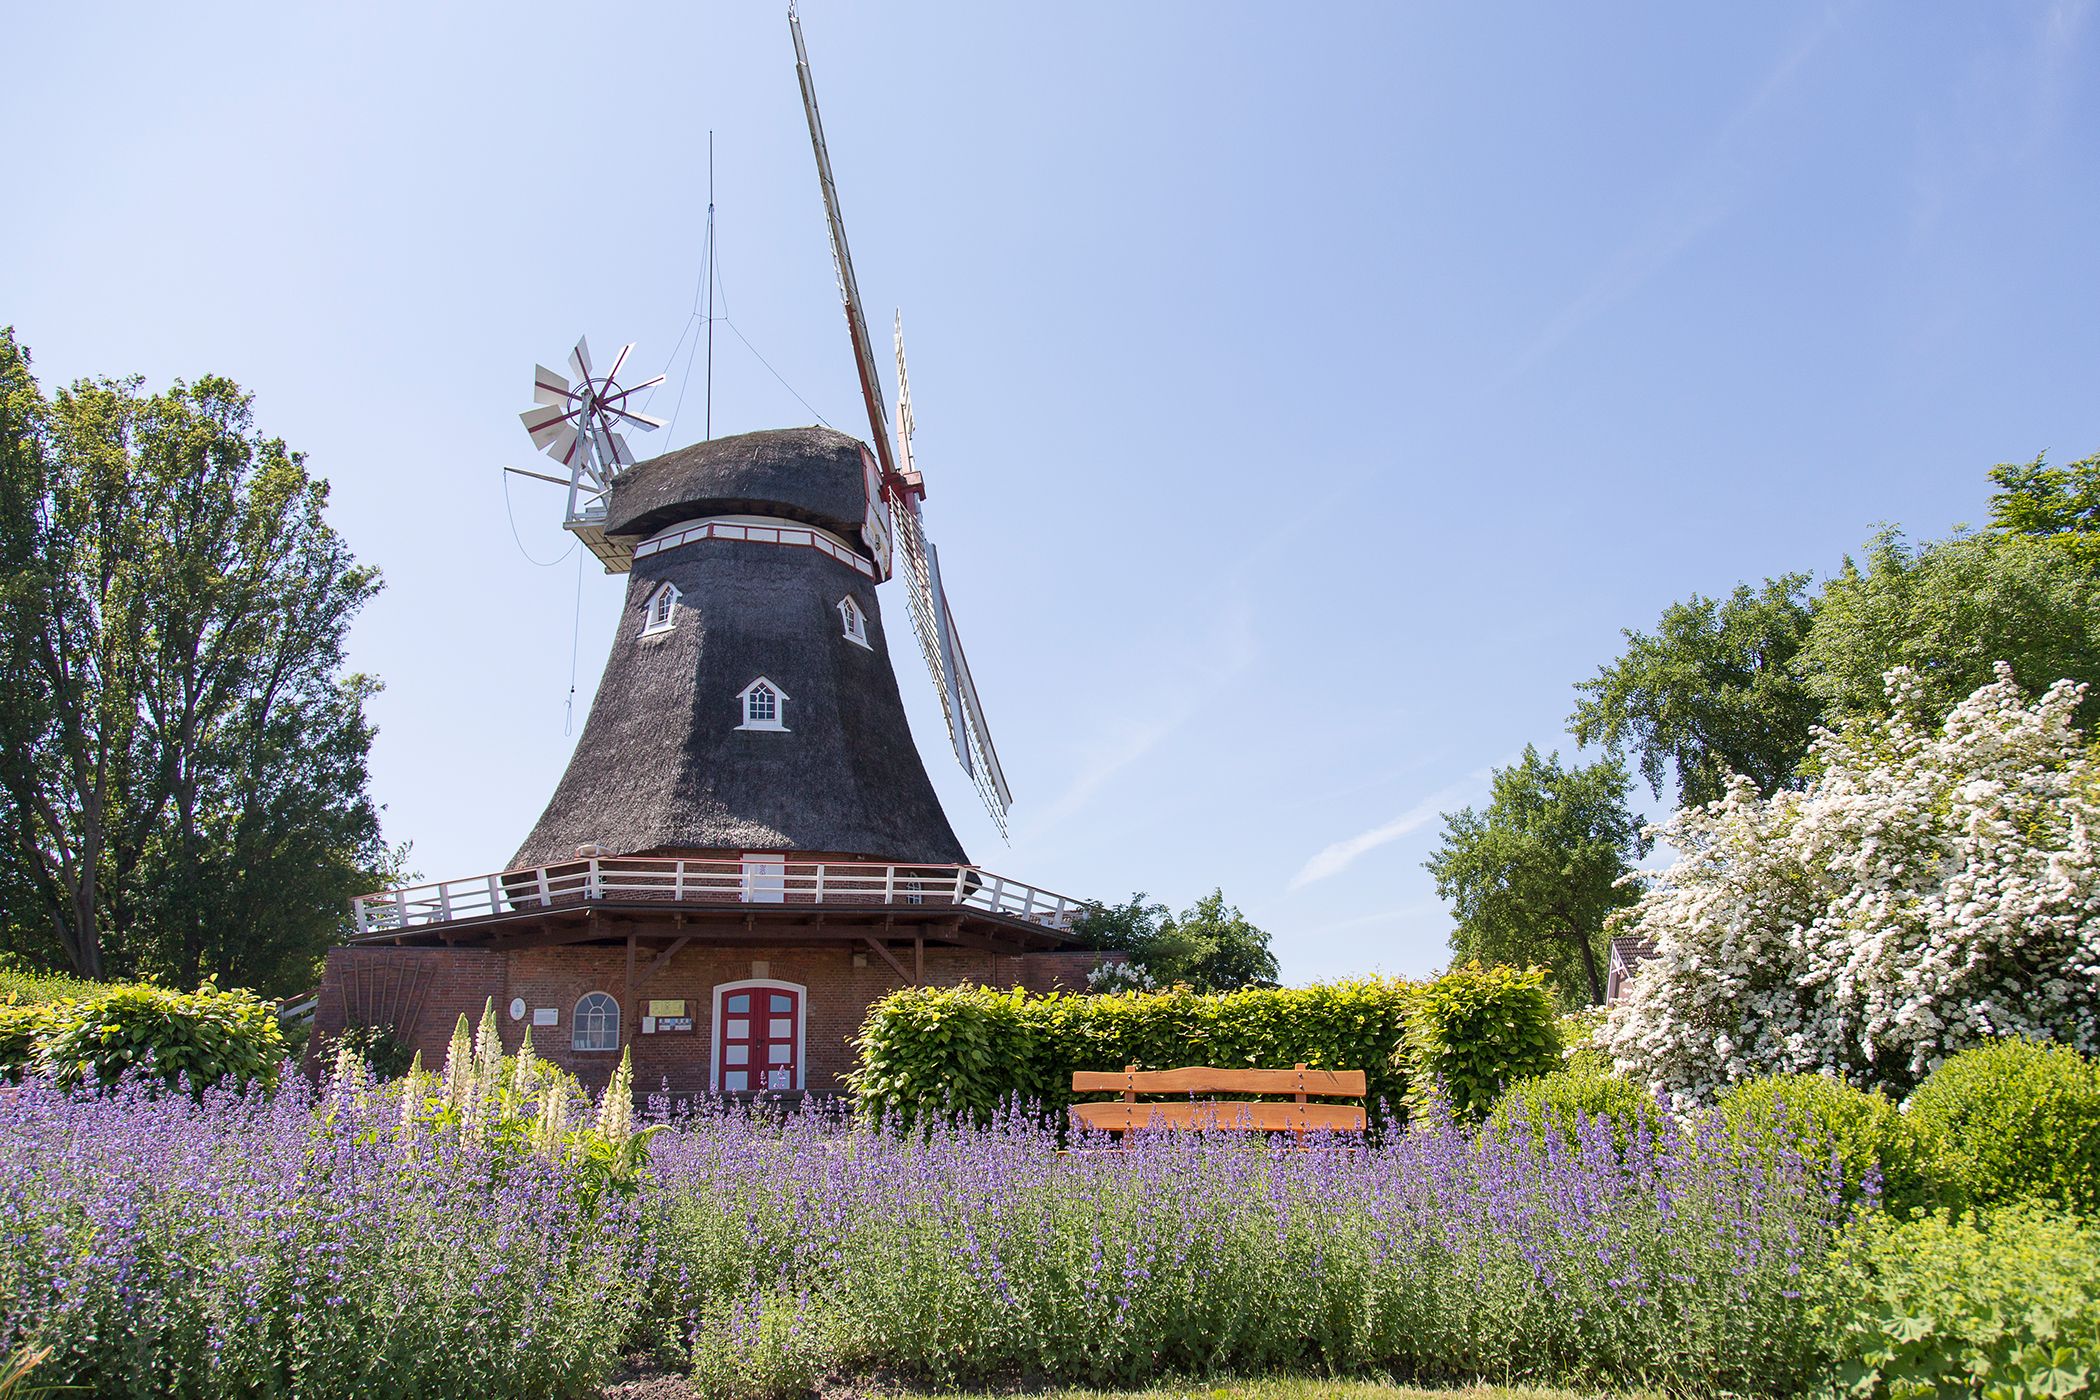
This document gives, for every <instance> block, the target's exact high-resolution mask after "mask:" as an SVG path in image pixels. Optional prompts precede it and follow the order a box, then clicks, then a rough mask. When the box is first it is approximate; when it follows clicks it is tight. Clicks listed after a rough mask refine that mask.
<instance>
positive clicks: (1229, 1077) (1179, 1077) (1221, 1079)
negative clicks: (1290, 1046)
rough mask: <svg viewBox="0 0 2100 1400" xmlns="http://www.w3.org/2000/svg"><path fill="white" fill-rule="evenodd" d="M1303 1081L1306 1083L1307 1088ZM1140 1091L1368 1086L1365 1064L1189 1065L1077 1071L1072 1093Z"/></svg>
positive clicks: (1350, 1092) (1344, 1092)
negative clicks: (1298, 1066)
mask: <svg viewBox="0 0 2100 1400" xmlns="http://www.w3.org/2000/svg"><path fill="white" fill-rule="evenodd" d="M1301 1085H1302V1087H1301ZM1125 1091H1134V1092H1136V1093H1140V1094H1297V1093H1306V1094H1314V1095H1320V1096H1325V1097H1329V1098H1362V1097H1363V1096H1364V1094H1365V1093H1367V1092H1368V1089H1367V1087H1366V1084H1365V1079H1364V1072H1363V1071H1362V1070H1360V1069H1343V1070H1333V1069H1308V1070H1302V1071H1301V1070H1295V1069H1212V1068H1210V1067H1209V1066H1206V1065H1192V1066H1190V1067H1188V1068H1186V1069H1141V1070H1139V1071H1138V1072H1137V1073H1135V1074H1131V1073H1128V1072H1127V1071H1124V1070H1075V1071H1073V1073H1072V1092H1074V1093H1077V1094H1087V1093H1103V1092H1107V1093H1122V1092H1125Z"/></svg>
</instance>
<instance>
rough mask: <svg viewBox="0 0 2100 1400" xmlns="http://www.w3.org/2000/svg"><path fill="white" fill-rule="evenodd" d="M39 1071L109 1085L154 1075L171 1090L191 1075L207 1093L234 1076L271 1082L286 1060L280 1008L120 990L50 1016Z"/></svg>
mask: <svg viewBox="0 0 2100 1400" xmlns="http://www.w3.org/2000/svg"><path fill="white" fill-rule="evenodd" d="M51 1014H52V1021H51V1024H50V1026H49V1028H48V1029H47V1030H46V1031H45V1032H44V1033H43V1034H42V1035H41V1036H39V1037H38V1040H37V1043H36V1047H35V1052H34V1057H33V1065H34V1067H35V1068H36V1069H38V1070H40V1071H45V1072H48V1073H50V1074H51V1075H53V1076H54V1077H55V1078H57V1080H58V1081H59V1082H60V1083H61V1084H67V1085H74V1086H78V1085H82V1084H86V1083H90V1082H93V1083H96V1084H110V1083H114V1082H115V1081H116V1079H117V1078H118V1077H119V1076H120V1075H122V1074H123V1073H124V1072H125V1071H127V1070H132V1069H140V1070H148V1071H151V1072H153V1073H155V1074H158V1075H159V1076H160V1077H162V1078H163V1079H165V1080H166V1081H167V1082H168V1083H169V1084H173V1083H174V1082H175V1081H176V1079H177V1077H178V1076H183V1075H187V1076H188V1078H189V1082H190V1084H191V1085H192V1086H193V1087H196V1088H203V1087H204V1086H206V1085H210V1084H216V1083H218V1082H219V1081H220V1080H221V1079H224V1078H227V1077H229V1076H231V1077H232V1079H233V1080H234V1081H235V1082H236V1083H238V1084H242V1085H246V1084H247V1083H248V1082H249V1081H250V1080H254V1079H263V1080H268V1079H270V1078H272V1077H274V1076H275V1074H276V1073H277V1066H278V1064H279V1063H280V1062H281V1061H282V1060H283V1059H284V1054H285V1043H284V1034H283V1032H282V1031H281V1030H280V1029H279V1027H278V1024H277V1011H276V1008H275V1007H274V1006H273V1005H272V1004H271V1003H270V1002H267V1001H264V1000H263V999H262V998H260V997H258V996H256V995H255V994H254V993H253V992H222V991H218V990H217V989H215V988H212V987H201V988H199V989H198V990H196V991H194V992H174V991H169V990H167V989H166V988H163V987H148V986H126V987H115V988H112V989H110V990H109V991H106V992H103V993H102V994H101V995H100V996H95V997H90V998H88V999H87V1000H85V1001H79V1002H74V1003H71V1004H70V1005H64V1006H60V1007H57V1008H53V1009H52V1011H51Z"/></svg>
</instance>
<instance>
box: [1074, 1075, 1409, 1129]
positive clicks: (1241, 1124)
mask: <svg viewBox="0 0 2100 1400" xmlns="http://www.w3.org/2000/svg"><path fill="white" fill-rule="evenodd" d="M1118 1091H1120V1092H1121V1093H1122V1095H1123V1097H1122V1099H1121V1101H1120V1102H1116V1101H1111V1102H1109V1103H1077V1104H1073V1105H1072V1118H1073V1120H1074V1121H1075V1122H1078V1123H1083V1124H1085V1125H1086V1126H1087V1127H1089V1128H1096V1129H1106V1130H1108V1131H1110V1132H1128V1131H1130V1130H1132V1129H1134V1128H1142V1127H1145V1126H1146V1125H1147V1124H1166V1125H1169V1126H1173V1127H1178V1128H1246V1129H1252V1130H1257V1131H1260V1130H1270V1131H1279V1130H1287V1131H1292V1132H1300V1133H1303V1132H1311V1131H1314V1130H1317V1129H1322V1128H1325V1129H1330V1130H1333V1131H1337V1132H1362V1131H1363V1130H1364V1111H1363V1109H1362V1107H1360V1106H1358V1105H1355V1104H1326V1103H1309V1102H1307V1099H1308V1098H1309V1097H1311V1096H1319V1097H1322V1098H1359V1099H1360V1098H1362V1097H1363V1096H1364V1095H1365V1094H1366V1093H1367V1092H1368V1087H1367V1085H1366V1082H1365V1077H1364V1072H1363V1071H1362V1070H1360V1069H1307V1068H1306V1067H1305V1066H1304V1065H1298V1066H1296V1067H1294V1068H1292V1069H1214V1068H1212V1067H1210V1066H1208V1065H1191V1066H1188V1067H1186V1068H1183V1069H1152V1070H1141V1069H1139V1068H1138V1067H1137V1066H1136V1065H1131V1066H1129V1067H1128V1068H1126V1069H1124V1070H1122V1071H1120V1072H1118V1071H1115V1070H1077V1071H1074V1073H1073V1075H1072V1092H1073V1093H1075V1094H1086V1093H1102V1092H1111V1093H1113V1092H1118ZM1139 1094H1180V1095H1182V1096H1184V1098H1185V1099H1186V1100H1187V1101H1185V1102H1182V1103H1139V1102H1138V1095H1139ZM1196 1094H1288V1095H1290V1096H1291V1097H1290V1099H1289V1100H1287V1101H1285V1102H1280V1103H1279V1102H1276V1101H1274V1100H1268V1101H1263V1100H1250V1101H1230V1100H1218V1099H1194V1098H1192V1097H1191V1096H1193V1095H1196Z"/></svg>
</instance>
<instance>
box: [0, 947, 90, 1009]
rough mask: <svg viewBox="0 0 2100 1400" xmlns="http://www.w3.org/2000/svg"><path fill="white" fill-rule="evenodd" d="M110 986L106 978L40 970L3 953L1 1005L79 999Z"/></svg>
mask: <svg viewBox="0 0 2100 1400" xmlns="http://www.w3.org/2000/svg"><path fill="white" fill-rule="evenodd" d="M108 989H109V984H108V983H106V982H90V981H88V980H87V979H86V978H84V977H68V976H66V975H65V974H64V973H62V972H40V971H37V970H35V969H33V968H27V967H23V966H22V965H21V964H20V963H18V962H16V961H15V960H14V959H12V958H6V957H0V1005H4V1004H5V1003H7V1002H11V1001H12V1002H24V1003H27V1002H48V1001H79V1000H80V999H81V998H83V997H91V996H94V995H95V994H96V993H98V992H103V991H107V990H108Z"/></svg>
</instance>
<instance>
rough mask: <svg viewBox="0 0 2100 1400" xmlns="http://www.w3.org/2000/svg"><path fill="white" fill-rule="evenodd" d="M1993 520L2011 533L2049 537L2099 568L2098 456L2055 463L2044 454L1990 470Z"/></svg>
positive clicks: (2051, 542) (2001, 530)
mask: <svg viewBox="0 0 2100 1400" xmlns="http://www.w3.org/2000/svg"><path fill="white" fill-rule="evenodd" d="M1991 480H1993V481H1995V482H1997V483H1998V490H1997V491H1995V492H1993V493H1992V495H1991V524H1992V526H1993V527H1995V528H1996V529H1997V530H1999V531H2000V532H2002V533H2004V534H2007V535H2017V536H2024V537H2026V538H2029V539H2037V540H2047V541H2048V542H2049V543H2050V544H2051V545H2053V546H2055V547H2058V548H2061V549H2065V550H2068V551H2070V552H2071V553H2073V554H2075V555H2077V556H2078V557H2079V558H2081V559H2083V560H2084V561H2085V562H2086V563H2087V564H2088V565H2089V566H2092V567H2095V568H2100V454H2096V455H2094V456H2091V457H2086V458H2084V459H2082V460H2080V461H2076V462H2073V463H2071V465H2070V466H2068V467H2052V466H2050V465H2049V463H2048V459H2047V458H2046V457H2037V458H2035V459H2034V460H2033V461H2032V462H2018V463H2014V462H2006V463H2002V464H2000V465H1998V466H1995V467H1992V468H1991Z"/></svg>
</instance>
